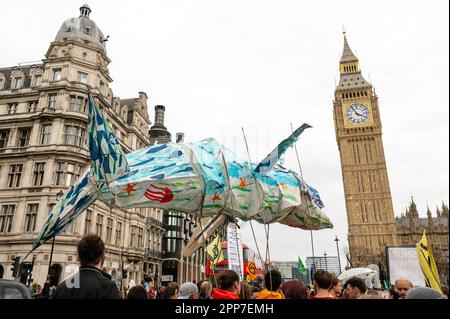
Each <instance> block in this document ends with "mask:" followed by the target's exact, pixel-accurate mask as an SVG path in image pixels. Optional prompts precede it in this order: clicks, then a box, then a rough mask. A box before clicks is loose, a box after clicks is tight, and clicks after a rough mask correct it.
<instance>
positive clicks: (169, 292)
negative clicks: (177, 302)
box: [161, 281, 180, 299]
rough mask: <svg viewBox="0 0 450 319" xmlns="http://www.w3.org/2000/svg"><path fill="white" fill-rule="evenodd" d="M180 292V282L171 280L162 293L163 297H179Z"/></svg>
mask: <svg viewBox="0 0 450 319" xmlns="http://www.w3.org/2000/svg"><path fill="white" fill-rule="evenodd" d="M179 293H180V288H179V287H178V284H177V283H176V282H174V281H171V282H169V283H168V284H167V287H166V288H165V289H164V290H163V293H162V295H161V299H178V296H179Z"/></svg>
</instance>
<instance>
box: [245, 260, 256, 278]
mask: <svg viewBox="0 0 450 319" xmlns="http://www.w3.org/2000/svg"><path fill="white" fill-rule="evenodd" d="M247 273H248V278H249V280H250V281H253V280H255V279H256V264H255V258H252V259H251V260H250V262H249V263H248V265H247ZM250 281H249V282H250Z"/></svg>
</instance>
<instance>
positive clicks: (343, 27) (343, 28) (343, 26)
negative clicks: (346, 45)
mask: <svg viewBox="0 0 450 319" xmlns="http://www.w3.org/2000/svg"><path fill="white" fill-rule="evenodd" d="M346 33H347V31H346V30H345V25H344V24H342V34H343V35H344V37H345V34H346Z"/></svg>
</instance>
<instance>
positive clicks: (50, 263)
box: [47, 190, 64, 277]
mask: <svg viewBox="0 0 450 319" xmlns="http://www.w3.org/2000/svg"><path fill="white" fill-rule="evenodd" d="M63 195H64V193H63V192H62V191H61V190H60V191H59V192H58V193H57V194H56V200H57V201H59V200H60V199H61V197H62V196H63ZM55 237H56V236H54V237H53V240H52V249H51V251H50V261H49V263H48V272H47V277H48V276H50V270H51V268H52V259H53V250H54V248H55Z"/></svg>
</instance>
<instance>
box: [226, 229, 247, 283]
mask: <svg viewBox="0 0 450 319" xmlns="http://www.w3.org/2000/svg"><path fill="white" fill-rule="evenodd" d="M227 245H228V248H227V253H228V268H229V269H231V270H234V271H235V272H236V273H237V274H238V275H239V277H240V279H241V280H243V278H244V256H243V251H242V245H241V238H240V235H239V232H238V227H237V225H236V224H235V223H229V224H228V227H227Z"/></svg>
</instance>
